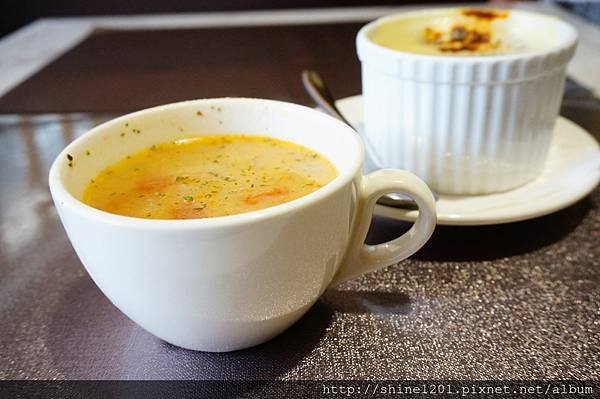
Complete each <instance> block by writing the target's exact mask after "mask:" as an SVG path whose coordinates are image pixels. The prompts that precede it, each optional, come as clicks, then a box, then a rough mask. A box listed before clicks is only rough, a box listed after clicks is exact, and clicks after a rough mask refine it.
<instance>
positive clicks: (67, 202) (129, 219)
mask: <svg viewBox="0 0 600 399" xmlns="http://www.w3.org/2000/svg"><path fill="white" fill-rule="evenodd" d="M223 102H240V103H247V104H249V105H248V106H264V105H271V106H274V107H278V108H280V109H281V110H282V111H286V110H288V111H292V112H300V113H306V114H310V115H312V117H314V118H321V119H324V120H326V121H327V122H328V123H331V124H332V125H333V126H335V128H336V129H340V130H345V131H346V132H347V134H346V133H344V134H346V135H347V136H348V140H349V141H350V142H351V146H352V147H353V148H354V149H355V151H354V160H352V162H351V163H350V164H349V165H350V166H348V167H347V168H346V169H345V170H340V168H339V166H338V165H335V166H336V169H337V170H338V175H337V176H336V177H335V178H334V179H333V180H332V181H330V182H329V183H327V184H325V185H324V186H323V187H320V188H318V189H317V190H315V191H313V192H311V193H309V194H307V195H304V196H302V197H299V198H296V199H294V200H291V201H288V202H284V203H281V204H277V205H274V206H270V207H267V208H263V209H259V210H254V211H250V212H243V213H237V214H233V215H227V216H216V217H209V218H198V219H144V218H138V217H133V216H123V215H117V214H114V213H110V212H106V211H102V210H100V209H96V208H94V207H92V206H90V205H87V204H85V203H84V202H82V201H81V200H79V199H78V198H76V197H75V196H74V195H73V194H72V193H71V192H70V191H69V190H68V189H67V188H66V187H65V185H64V184H63V178H64V177H63V174H64V172H65V171H66V168H67V167H68V166H67V164H68V162H67V154H69V153H72V152H76V151H75V150H76V149H78V148H81V147H82V146H84V145H85V143H86V142H87V141H88V140H89V139H90V138H91V137H93V136H97V135H102V134H105V133H104V132H106V131H107V129H110V128H112V127H114V126H115V125H122V124H123V123H124V122H126V121H127V120H129V119H130V118H132V117H139V116H143V115H144V114H150V113H155V112H162V111H168V110H170V109H174V108H178V107H183V106H186V105H190V104H196V103H202V104H211V103H223ZM242 133H244V132H242ZM248 134H250V135H260V133H248ZM325 134H327V132H325ZM270 137H275V138H277V136H276V135H275V136H270ZM285 140H288V141H291V142H294V140H289V139H285ZM318 152H319V153H321V154H322V152H321V151H318ZM322 155H323V154H322ZM323 157H325V158H326V159H328V158H327V156H325V155H323ZM363 158H364V147H363V144H362V142H361V140H360V138H359V136H358V134H356V132H355V131H354V130H353V129H352V128H351V127H349V126H348V125H346V124H345V123H343V122H341V121H338V120H337V119H335V118H333V117H331V116H329V115H327V114H325V113H322V112H319V111H317V110H315V109H313V108H310V107H306V106H303V105H299V104H294V103H289V102H285V101H277V100H269V99H260V98H246V97H221V98H206V99H196V100H187V101H180V102H175V103H170V104H165V105H159V106H156V107H151V108H146V109H142V110H140V111H135V112H132V113H128V114H125V115H123V116H120V117H118V118H115V119H111V120H109V121H107V122H104V123H102V124H100V125H98V126H96V127H94V128H92V129H90V130H88V131H87V132H86V133H84V134H83V135H81V136H80V137H78V138H77V139H75V140H73V141H72V142H71V143H69V144H68V145H67V146H66V147H65V148H64V149H63V150H62V151H61V152H60V154H59V155H58V156H57V157H56V159H55V160H54V162H53V163H52V166H51V167H50V172H49V177H48V184H49V187H50V191H51V193H52V197H53V199H54V201H55V202H60V203H62V204H63V205H64V206H66V207H69V208H70V209H72V210H73V211H75V212H76V213H78V214H80V215H82V216H85V217H87V218H90V219H94V220H97V221H101V222H103V223H111V224H115V225H123V226H127V227H129V228H136V227H139V228H144V229H148V228H150V229H158V230H160V229H195V230H196V229H213V228H216V227H227V226H234V225H239V224H245V223H253V222H258V221H262V220H265V219H270V218H275V217H278V216H281V215H283V214H285V213H288V212H294V211H295V210H298V209H300V208H303V207H306V206H310V205H312V204H315V203H317V202H319V201H321V200H323V199H324V198H326V197H327V196H329V195H330V194H332V193H334V192H335V191H337V190H339V189H340V188H341V187H343V186H344V185H346V184H348V183H349V182H350V181H352V180H353V179H354V177H355V176H356V174H357V172H359V171H360V172H361V173H362V171H361V165H362V162H363ZM329 161H330V162H332V161H331V160H329ZM105 166H108V164H107V165H105ZM99 172H100V171H98V173H99Z"/></svg>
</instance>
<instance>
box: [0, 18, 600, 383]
mask: <svg viewBox="0 0 600 399" xmlns="http://www.w3.org/2000/svg"><path fill="white" fill-rule="evenodd" d="M358 27H359V25H358V24H338V25H312V26H288V27H258V28H231V29H210V30H201V29H198V30H182V31H161V32H153V31H137V32H127V31H120V32H119V31H116V32H113V31H104V32H97V33H96V34H95V35H93V36H91V37H90V38H88V39H87V40H86V41H84V42H83V43H82V44H80V45H79V46H77V47H76V48H75V49H73V50H72V51H70V52H68V53H66V54H65V55H64V56H62V57H61V58H59V59H58V60H56V61H55V62H53V63H52V64H51V65H49V66H48V67H47V68H45V69H44V70H42V71H41V72H40V73H38V74H37V75H35V76H34V77H32V78H31V79H29V80H28V81H26V82H24V83H23V84H22V85H20V86H18V87H17V88H15V89H14V90H13V91H12V92H10V93H8V94H6V95H5V96H4V97H3V98H0V112H2V113H3V114H0V179H1V183H0V187H1V191H0V214H1V220H0V222H1V224H0V320H1V321H0V379H13V378H17V379H23V378H27V379H54V378H56V379H347V378H355V379H358V378H381V379H385V378H387V379H425V378H435V379H442V378H452V379H531V378H580V379H598V378H599V377H600V367H599V365H600V288H599V287H600V260H599V259H600V258H599V255H600V249H599V243H600V240H599V238H600V211H599V209H598V207H599V205H600V191H599V190H598V189H596V190H595V191H594V192H593V193H592V195H590V196H589V197H587V198H585V199H584V200H582V201H580V202H578V203H576V204H575V205H573V206H570V207H568V208H566V209H564V210H561V211H559V212H556V213H554V214H552V215H548V216H545V217H541V218H537V219H534V220H529V221H524V222H518V223H510V224H506V225H498V226H486V227H439V228H438V229H437V230H436V232H435V234H434V236H433V237H432V239H431V241H430V242H429V243H428V244H427V245H426V246H425V247H424V248H423V249H422V250H421V251H420V252H419V253H417V254H416V255H414V256H413V257H411V258H410V259H408V260H406V261H404V262H402V263H401V264H399V265H396V266H391V267H388V268H386V269H384V270H382V271H379V272H376V273H372V274H370V275H367V276H364V277H361V278H358V279H356V280H354V281H351V282H348V283H346V284H344V285H342V286H340V287H338V288H335V289H334V290H330V291H328V292H326V293H325V295H323V297H322V299H320V300H319V301H318V302H317V304H316V305H315V306H314V307H313V308H312V309H311V310H310V311H309V312H308V314H307V315H306V316H305V317H304V318H303V319H301V320H300V321H299V322H298V323H297V324H296V325H294V326H293V327H292V328H290V329H289V330H288V331H286V332H285V333H283V334H282V335H281V336H279V337H277V338H275V339H274V340H272V341H271V342H268V343H266V344H263V345H260V346H258V347H255V348H252V349H247V350H242V351H238V352H233V353H224V354H210V353H202V352H192V351H187V350H183V349H180V348H177V347H174V346H171V345H169V344H166V343H165V342H162V341H161V340H159V339H157V338H155V337H153V336H152V335H150V334H149V333H147V332H145V331H144V330H142V329H141V328H139V327H138V326H136V325H135V324H134V323H133V322H131V321H130V320H128V319H127V318H126V317H125V316H124V315H123V314H121V313H120V312H119V311H118V310H117V309H116V308H115V307H114V306H113V305H112V304H111V303H110V302H109V301H108V300H107V299H106V298H105V297H104V296H103V295H102V293H101V292H100V291H99V290H98V289H97V288H96V286H95V285H94V283H93V282H92V280H91V279H90V278H89V276H88V275H87V273H86V272H85V270H84V268H83V266H82V265H81V263H80V261H79V260H78V258H77V256H76V255H75V253H74V251H73V249H72V247H71V245H70V244H69V241H68V240H67V237H66V235H65V233H64V231H63V229H62V227H61V225H60V222H59V220H58V217H57V214H56V211H55V209H54V207H53V205H52V201H51V198H50V195H49V192H48V187H47V173H48V168H49V166H50V164H51V162H52V161H53V159H54V157H55V156H56V155H57V154H58V152H59V151H60V150H61V149H62V148H63V147H64V146H65V145H66V144H67V143H68V142H69V141H70V140H72V139H73V138H74V137H76V136H78V135H80V134H82V133H83V132H85V131H86V130H87V129H88V128H89V127H90V126H92V125H94V124H96V123H99V122H101V121H102V120H105V119H106V118H108V117H110V115H108V114H107V113H110V114H118V113H123V112H126V111H129V110H132V109H138V108H142V107H146V106H149V105H154V104H159V103H164V102H170V101H175V100H183V99H188V98H194V97H211V96H238V95H243V96H259V97H270V98H277V99H282V100H290V101H295V102H300V103H306V104H309V102H308V98H307V96H306V95H305V94H304V92H303V90H302V87H301V84H300V80H299V73H300V71H301V69H302V68H305V67H312V68H317V69H319V70H321V71H322V72H323V73H324V75H325V76H326V78H327V79H328V80H329V81H330V82H331V86H332V88H333V90H334V92H335V93H336V95H338V96H340V97H342V96H347V95H351V94H356V93H358V92H359V91H360V71H359V65H358V61H357V60H356V57H355V54H354V43H353V37H354V34H355V33H356V30H357V29H358ZM81 112H83V113H81ZM50 113H52V114H50ZM563 114H564V115H566V116H567V117H569V118H570V119H572V120H574V121H576V122H577V123H579V124H581V125H582V126H584V127H585V128H586V129H587V130H589V131H590V132H591V133H592V134H593V135H595V137H596V138H598V137H600V106H599V105H598V101H597V100H595V99H593V98H591V97H589V96H588V95H587V93H586V92H585V90H583V89H581V88H577V87H571V88H570V89H569V90H568V92H567V96H566V99H565V102H564V106H563ZM404 229H406V224H405V223H402V222H397V221H394V220H389V219H381V218H377V219H376V220H375V221H374V223H373V225H372V228H371V232H370V235H369V239H368V241H369V242H379V241H384V240H386V239H389V238H390V237H393V236H396V235H398V234H399V233H400V232H401V231H404Z"/></svg>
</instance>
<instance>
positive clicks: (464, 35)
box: [370, 8, 552, 56]
mask: <svg viewBox="0 0 600 399" xmlns="http://www.w3.org/2000/svg"><path fill="white" fill-rule="evenodd" d="M522 24H523V22H522V21H521V22H516V21H514V20H513V19H512V17H511V14H510V12H509V11H505V10H494V9H469V8H465V9H454V10H451V11H448V12H446V13H432V15H431V16H428V17H423V16H415V17H409V18H402V19H397V20H390V21H387V22H384V23H382V24H381V25H380V26H378V27H377V28H375V29H374V30H373V31H372V32H371V34H370V38H371V40H373V41H374V42H375V43H377V44H379V45H381V46H384V47H387V48H390V49H393V50H399V51H405V52H411V53H417V54H426V55H459V56H469V55H493V54H507V53H520V52H527V51H532V50H537V49H542V48H546V47H548V46H550V45H551V42H552V35H549V34H548V32H544V31H543V30H539V29H538V30H535V29H528V28H527V27H523V26H521V25H522ZM546 30H547V29H546Z"/></svg>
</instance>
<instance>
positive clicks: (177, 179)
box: [175, 176, 189, 182]
mask: <svg viewBox="0 0 600 399" xmlns="http://www.w3.org/2000/svg"><path fill="white" fill-rule="evenodd" d="M187 179H189V176H177V177H175V181H176V182H180V181H184V180H187Z"/></svg>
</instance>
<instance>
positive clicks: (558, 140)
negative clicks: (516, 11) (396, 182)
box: [336, 95, 600, 226]
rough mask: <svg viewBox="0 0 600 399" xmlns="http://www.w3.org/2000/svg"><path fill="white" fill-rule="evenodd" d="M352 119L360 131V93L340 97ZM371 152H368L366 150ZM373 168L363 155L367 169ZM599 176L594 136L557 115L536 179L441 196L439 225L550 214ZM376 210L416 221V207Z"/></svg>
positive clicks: (591, 185) (578, 195)
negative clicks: (489, 190) (501, 189)
mask: <svg viewBox="0 0 600 399" xmlns="http://www.w3.org/2000/svg"><path fill="white" fill-rule="evenodd" d="M336 104H337V106H338V108H339V109H340V111H341V112H342V113H343V114H344V116H345V117H346V118H347V119H348V121H349V122H351V123H352V125H353V126H354V127H355V128H356V129H357V130H358V132H359V133H361V131H362V128H363V107H362V96H360V95H358V96H353V97H347V98H344V99H341V100H339V101H337V103H336ZM367 153H368V151H367ZM373 169H374V168H373V166H372V164H371V162H370V160H369V159H368V155H367V159H365V172H370V171H372V170H373ZM599 181H600V148H599V146H598V143H597V142H596V140H595V139H594V138H593V137H592V136H591V135H590V134H589V133H588V132H586V131H585V130H583V129H582V128H581V127H579V126H578V125H576V124H574V123H573V122H571V121H569V120H567V119H565V118H563V117H559V118H558V119H557V121H556V125H555V126H554V136H553V139H552V143H551V145H550V153H549V155H548V160H547V162H546V166H545V167H544V170H543V171H542V173H541V174H540V176H538V177H537V178H536V179H535V180H533V181H531V182H529V183H527V184H525V185H523V186H521V187H518V188H516V189H514V190H510V191H505V192H501V193H497V194H488V195H473V196H454V195H453V196H450V195H443V194H440V195H439V198H438V201H437V214H438V224H440V225H464V226H469V225H470V226H475V225H488V224H500V223H508V222H515V221H518V220H526V219H531V218H535V217H538V216H543V215H547V214H549V213H552V212H555V211H557V210H559V209H562V208H565V207H567V206H569V205H571V204H573V203H575V202H577V201H578V200H580V199H581V198H583V197H585V196H586V195H587V194H589V193H590V192H591V191H592V190H594V188H596V186H597V185H598V182H599ZM375 214H377V215H380V216H386V217H391V218H394V219H398V220H406V221H414V220H415V219H416V217H417V211H410V210H403V209H398V208H392V207H389V206H385V205H377V206H376V208H375Z"/></svg>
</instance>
